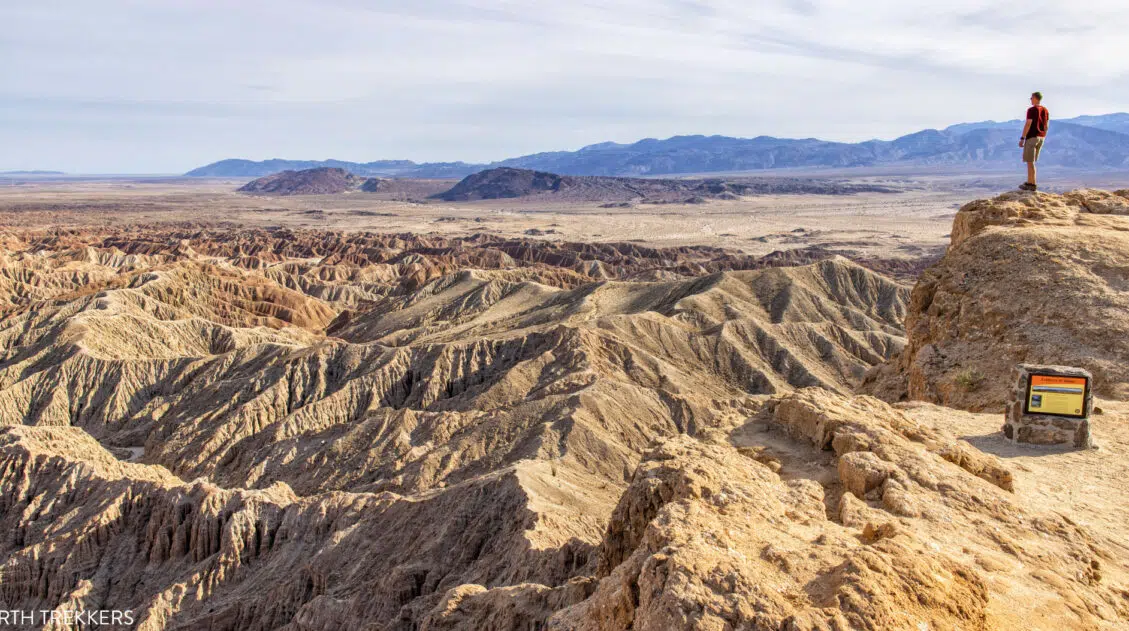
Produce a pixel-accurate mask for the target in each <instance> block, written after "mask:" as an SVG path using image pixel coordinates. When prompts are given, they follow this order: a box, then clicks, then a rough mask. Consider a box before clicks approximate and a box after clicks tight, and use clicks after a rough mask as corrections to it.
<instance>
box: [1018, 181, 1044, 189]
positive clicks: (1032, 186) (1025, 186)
mask: <svg viewBox="0 0 1129 631" xmlns="http://www.w3.org/2000/svg"><path fill="white" fill-rule="evenodd" d="M1019 190H1021V191H1037V190H1039V187H1038V186H1037V185H1035V184H1032V183H1030V182H1024V183H1022V184H1020V185H1019Z"/></svg>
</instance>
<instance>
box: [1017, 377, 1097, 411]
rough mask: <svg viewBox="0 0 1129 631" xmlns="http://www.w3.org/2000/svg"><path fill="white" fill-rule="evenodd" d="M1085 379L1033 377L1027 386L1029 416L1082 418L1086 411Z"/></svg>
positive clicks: (1087, 382) (1086, 382)
mask: <svg viewBox="0 0 1129 631" xmlns="http://www.w3.org/2000/svg"><path fill="white" fill-rule="evenodd" d="M1089 387H1090V384H1089V380H1088V379H1086V378H1085V377H1060V376H1058V375H1031V378H1030V382H1029V383H1028V385H1027V409H1026V410H1024V412H1026V413H1027V414H1053V415H1055V416H1073V417H1076V418H1082V417H1084V416H1085V414H1084V412H1083V411H1084V410H1085V409H1086V389H1087V388H1089Z"/></svg>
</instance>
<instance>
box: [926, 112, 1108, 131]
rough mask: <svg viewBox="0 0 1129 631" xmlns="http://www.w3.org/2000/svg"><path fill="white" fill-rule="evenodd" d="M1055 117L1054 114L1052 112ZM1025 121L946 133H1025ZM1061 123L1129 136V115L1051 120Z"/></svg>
mask: <svg viewBox="0 0 1129 631" xmlns="http://www.w3.org/2000/svg"><path fill="white" fill-rule="evenodd" d="M1051 115H1052V116H1053V115H1054V112H1051ZM1023 122H1024V121H1023V120H1021V119H1015V120H1010V121H1004V122H1002V123H997V122H996V121H982V122H979V123H960V124H957V125H951V126H949V127H946V128H945V131H951V132H955V133H958V134H963V133H967V132H970V131H974V130H977V129H1002V130H1015V131H1016V132H1017V135H1018V132H1021V131H1023ZM1060 123H1069V124H1072V125H1082V126H1083V127H1094V128H1097V129H1104V130H1106V131H1115V132H1117V133H1119V134H1129V114H1124V113H1123V114H1104V115H1102V116H1076V117H1074V118H1063V119H1055V118H1052V119H1051V124H1052V125H1058V124H1060Z"/></svg>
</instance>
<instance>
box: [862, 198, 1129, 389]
mask: <svg viewBox="0 0 1129 631" xmlns="http://www.w3.org/2000/svg"><path fill="white" fill-rule="evenodd" d="M1126 215H1129V191H1119V192H1118V193H1107V192H1104V191H1094V190H1080V191H1074V192H1071V193H1067V194H1065V195H1049V194H1046V193H1007V194H1005V195H1001V196H999V197H997V198H995V199H992V200H981V201H976V202H972V203H970V204H967V205H966V206H964V207H963V208H961V209H960V212H958V213H957V216H956V219H955V221H954V222H953V232H952V245H951V246H950V247H949V250H948V252H947V254H946V255H945V256H944V258H943V259H942V260H941V261H940V262H939V263H937V264H936V265H935V266H933V267H932V268H931V269H929V270H927V271H926V272H925V273H924V274H923V275H922V277H921V279H920V280H919V281H918V283H917V286H916V287H915V288H914V290H913V293H912V295H911V297H910V304H909V309H908V313H907V315H906V330H907V336H908V343H907V346H906V348H905V350H904V351H903V352H902V353H901V354H900V356H899V357H898V358H897V359H896V360H894V361H893V362H891V364H890V365H888V366H883V367H882V368H880V369H877V370H875V371H874V373H873V374H871V375H870V376H869V377H868V379H867V383H866V384H864V385H863V391H865V392H872V393H875V394H878V395H880V396H882V397H884V398H887V399H889V400H898V399H901V398H907V397H908V398H910V399H923V400H928V401H934V402H937V403H942V404H944V405H948V406H953V407H960V408H965V409H972V410H980V409H985V410H996V409H1002V405H1003V403H1004V401H1005V400H1006V396H1007V388H1008V386H1009V378H1008V375H1009V374H1010V372H1011V369H1012V367H1013V366H1014V365H1015V364H1017V363H1023V362H1026V363H1034V364H1061V365H1071V366H1081V367H1085V368H1087V369H1089V370H1091V371H1092V372H1093V373H1094V380H1095V384H1094V385H1095V388H1096V391H1097V393H1098V394H1100V395H1105V396H1118V397H1122V396H1125V395H1127V394H1129V335H1127V333H1129V315H1127V314H1129V236H1127V234H1129V233H1127V231H1129V217H1126Z"/></svg>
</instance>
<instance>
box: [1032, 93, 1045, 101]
mask: <svg viewBox="0 0 1129 631" xmlns="http://www.w3.org/2000/svg"><path fill="white" fill-rule="evenodd" d="M1031 96H1033V97H1035V98H1036V99H1038V100H1039V102H1040V103H1042V102H1043V93H1042V92H1032V93H1031Z"/></svg>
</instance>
